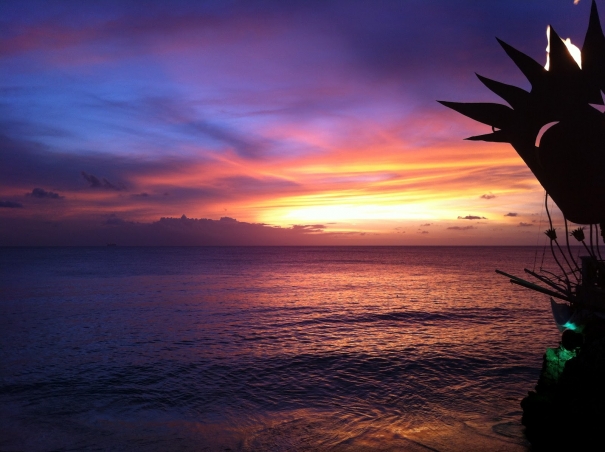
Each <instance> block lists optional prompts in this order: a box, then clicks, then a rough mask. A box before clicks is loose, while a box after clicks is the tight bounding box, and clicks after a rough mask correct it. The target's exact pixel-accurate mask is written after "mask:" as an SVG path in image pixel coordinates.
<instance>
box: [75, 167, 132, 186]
mask: <svg viewBox="0 0 605 452" xmlns="http://www.w3.org/2000/svg"><path fill="white" fill-rule="evenodd" d="M80 174H82V177H83V178H84V179H85V180H86V181H87V182H88V184H89V186H90V188H101V189H104V190H116V191H120V190H125V189H126V187H125V186H124V185H122V184H120V185H114V184H112V183H111V182H109V181H108V180H107V179H105V178H102V179H99V178H98V177H97V176H94V175H92V174H88V173H86V172H84V171H82V172H81V173H80Z"/></svg>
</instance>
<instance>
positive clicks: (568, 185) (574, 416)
mask: <svg viewBox="0 0 605 452" xmlns="http://www.w3.org/2000/svg"><path fill="white" fill-rule="evenodd" d="M498 42H499V43H500V45H501V46H502V47H503V48H504V51H505V52H506V53H507V54H508V56H509V57H510V58H511V59H512V60H513V61H514V63H515V64H516V65H517V67H518V68H519V69H520V70H521V71H522V72H523V74H524V75H525V76H526V77H527V79H528V80H529V82H530V83H531V91H530V92H527V91H525V90H523V89H521V88H518V87H515V86H511V85H507V84H504V83H501V82H497V81H495V80H490V79H488V78H485V77H482V76H480V75H477V76H478V77H479V80H481V82H483V84H484V85H485V86H487V87H488V88H489V89H490V90H491V91H493V92H494V93H496V94H498V95H499V96H500V97H502V98H503V99H504V100H505V101H506V102H508V104H509V106H506V105H502V104H494V103H459V102H445V101H440V102H441V104H443V105H445V106H446V107H449V108H451V109H453V110H455V111H457V112H459V113H462V114H463V115H465V116H468V117H470V118H472V119H475V120H477V121H479V122H482V123H484V124H487V125H489V126H491V127H492V132H491V133H488V134H485V135H479V136H473V137H470V138H468V139H469V140H475V141H491V142H505V143H510V144H511V145H512V146H513V147H514V148H515V150H516V151H517V153H518V154H519V155H520V156H521V158H522V159H523V160H524V161H525V163H526V164H527V166H528V167H529V168H530V170H531V171H532V172H533V173H534V175H535V176H536V178H537V179H538V181H539V182H540V184H541V185H542V186H543V187H544V189H545V190H546V201H548V196H551V197H552V199H553V200H554V202H555V203H556V204H557V206H558V207H559V208H560V209H561V212H562V213H563V216H564V218H565V241H566V245H567V246H566V250H565V251H564V249H563V248H562V247H561V245H560V244H559V242H558V238H557V233H556V230H555V228H554V227H553V225H552V220H551V217H550V213H549V212H548V203H547V202H545V206H546V212H547V214H548V218H549V222H550V228H549V229H548V230H546V231H545V233H546V235H547V236H548V238H549V239H550V248H551V251H552V255H553V257H554V259H555V262H556V264H557V265H558V267H559V270H560V274H554V273H551V272H547V271H545V270H543V269H540V272H539V273H537V272H534V271H530V270H528V269H525V272H526V273H527V274H529V275H531V276H532V277H533V278H535V279H536V281H537V283H534V282H529V281H526V280H524V279H522V278H519V277H516V276H513V275H509V274H507V273H504V272H501V271H499V270H496V272H498V273H500V274H502V275H505V276H507V277H509V278H510V281H511V282H512V283H515V284H518V285H521V286H523V287H526V288H529V289H532V290H535V291H537V292H540V293H543V294H547V295H550V297H551V306H552V310H553V314H554V317H555V322H556V323H557V326H558V327H559V329H560V331H561V332H562V333H563V334H562V338H561V344H560V345H559V347H558V348H549V349H547V351H546V353H545V355H544V362H543V367H542V372H541V375H540V379H539V381H538V385H537V386H536V390H535V391H532V392H530V393H529V394H528V396H527V397H526V398H525V399H523V401H522V403H521V405H522V407H523V420H522V422H523V424H524V425H525V426H526V427H527V429H526V435H527V437H528V439H529V440H530V441H531V442H532V444H533V445H534V446H535V447H537V448H539V449H540V448H542V447H544V448H545V449H547V450H561V448H562V447H573V448H576V449H577V448H578V447H580V448H582V449H583V450H601V449H603V447H605V446H603V444H601V442H602V438H601V436H600V429H601V427H602V425H603V424H605V260H603V258H602V257H601V252H600V249H599V238H600V237H599V234H598V233H599V228H600V235H601V238H603V239H605V234H604V230H603V229H604V228H605V114H604V113H602V112H601V111H600V110H599V109H598V108H595V106H600V105H603V97H602V93H603V92H605V37H604V36H603V31H602V28H601V24H600V21H599V16H598V12H597V8H596V5H595V2H594V0H593V2H592V8H591V13H590V21H589V25H588V31H587V32H586V38H585V40H584V44H583V46H582V50H581V62H580V63H577V62H576V61H575V60H574V58H573V57H572V55H571V54H570V52H569V50H568V48H567V46H566V44H565V43H564V42H563V41H562V40H561V38H559V36H558V35H557V33H556V32H555V31H554V29H552V27H551V28H550V43H549V45H550V55H549V57H550V67H549V69H548V70H547V69H545V68H544V67H542V66H541V65H540V64H539V63H537V62H536V61H535V60H533V59H532V58H530V57H529V56H527V55H525V54H524V53H522V52H520V51H518V50H517V49H515V48H513V47H511V46H510V45H508V44H506V43H505V42H503V41H500V40H498ZM568 220H569V221H571V222H574V223H578V224H581V225H589V237H588V238H587V237H586V236H585V234H584V228H583V227H579V228H577V229H575V230H573V231H571V233H570V232H569V230H568V224H567V222H568ZM570 236H571V237H573V238H575V239H576V240H577V241H578V242H580V243H581V244H582V245H583V249H584V251H585V253H587V255H584V256H581V257H580V258H574V254H573V253H572V251H571V248H570V245H569V238H570ZM593 239H594V240H593ZM587 242H588V243H587ZM553 298H557V299H559V300H563V301H565V302H566V303H557V302H555V301H554V300H553ZM595 447H596V448H595Z"/></svg>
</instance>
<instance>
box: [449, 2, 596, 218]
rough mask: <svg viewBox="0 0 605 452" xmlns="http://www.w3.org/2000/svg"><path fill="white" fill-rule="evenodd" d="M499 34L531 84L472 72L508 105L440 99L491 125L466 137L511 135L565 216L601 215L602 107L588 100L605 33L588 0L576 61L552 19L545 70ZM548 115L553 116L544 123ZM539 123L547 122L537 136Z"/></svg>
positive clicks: (484, 138) (481, 138)
mask: <svg viewBox="0 0 605 452" xmlns="http://www.w3.org/2000/svg"><path fill="white" fill-rule="evenodd" d="M498 42H499V43H500V45H501V46H502V47H503V48H504V51H505V52H506V53H507V54H508V56H509V57H510V58H511V59H512V60H513V62H514V63H515V64H516V65H517V67H518V68H519V69H520V70H521V72H523V74H524V75H525V77H527V79H528V80H529V82H530V83H531V91H530V92H527V91H525V90H523V89H521V88H518V87H516V86H512V85H507V84H505V83H501V82H497V81H495V80H490V79H488V78H485V77H482V76H480V75H478V74H477V77H479V80H481V82H482V83H483V84H484V85H485V86H487V87H488V88H489V89H490V90H491V91H493V92H494V93H496V94H497V95H499V96H500V97H501V98H502V99H504V100H505V101H506V102H508V104H509V105H510V107H508V106H506V105H501V104H493V103H459V102H445V101H439V102H440V103H441V104H443V105H445V106H446V107H449V108H451V109H453V110H456V111H457V112H459V113H462V114H463V115H465V116H468V117H469V118H472V119H474V120H476V121H479V122H482V123H484V124H488V125H490V126H492V131H493V132H492V133H488V134H486V135H478V136H473V137H470V138H467V139H468V140H475V141H491V142H505V143H510V144H511V145H512V146H513V147H514V148H515V150H516V151H517V153H518V154H519V155H520V156H521V158H522V159H523V160H524V161H525V163H526V164H527V166H528V167H529V169H530V170H531V171H532V172H533V173H534V175H535V176H536V178H537V179H538V181H539V182H540V184H542V186H543V187H544V188H545V189H546V192H547V193H548V194H549V195H550V197H551V198H552V199H553V200H554V202H555V203H556V204H557V206H558V207H559V209H561V211H562V212H563V215H564V216H565V217H566V218H567V219H568V220H569V221H572V222H574V223H579V224H594V223H604V222H605V114H603V113H601V112H600V111H598V110H597V109H596V108H594V107H593V106H591V105H590V104H597V105H603V98H602V96H601V91H605V37H604V36H603V30H602V29H601V24H600V21H599V15H598V12H597V8H596V5H595V2H594V0H593V2H592V8H591V13H590V21H589V25H588V30H587V32H586V37H585V40H584V44H583V46H582V60H581V68H580V66H578V64H577V63H576V62H575V61H574V59H573V57H572V56H571V54H570V53H569V51H568V49H567V47H566V45H565V43H564V42H563V41H562V40H561V38H559V36H558V35H557V33H556V32H555V30H554V29H553V28H552V27H551V29H550V68H549V70H546V69H545V68H544V67H542V65H540V64H539V63H538V62H536V61H535V60H533V59H532V58H531V57H529V56H527V55H525V54H524V53H522V52H520V51H519V50H517V49H515V48H513V47H511V46H510V45H508V44H506V43H505V42H503V41H501V40H499V39H498ZM553 122H556V124H554V125H552V126H551V127H549V128H546V127H544V126H547V125H549V124H550V123H553ZM543 128H544V129H547V130H546V132H544V134H543V136H542V137H541V139H540V142H539V143H537V142H536V138H537V137H538V134H539V133H540V131H541V130H542V129H543Z"/></svg>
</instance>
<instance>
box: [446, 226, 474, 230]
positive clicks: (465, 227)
mask: <svg viewBox="0 0 605 452" xmlns="http://www.w3.org/2000/svg"><path fill="white" fill-rule="evenodd" d="M446 229H451V230H454V231H468V230H469V229H477V228H476V227H475V226H450V227H449V228H446Z"/></svg>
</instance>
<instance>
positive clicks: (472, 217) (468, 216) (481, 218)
mask: <svg viewBox="0 0 605 452" xmlns="http://www.w3.org/2000/svg"><path fill="white" fill-rule="evenodd" d="M458 219H459V220H487V218H485V217H479V216H477V215H467V216H465V217H460V216H459V217H458Z"/></svg>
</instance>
